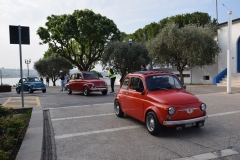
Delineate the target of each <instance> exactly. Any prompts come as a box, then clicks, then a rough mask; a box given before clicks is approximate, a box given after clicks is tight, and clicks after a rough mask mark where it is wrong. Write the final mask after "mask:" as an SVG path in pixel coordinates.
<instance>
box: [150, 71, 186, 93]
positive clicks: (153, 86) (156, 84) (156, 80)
mask: <svg viewBox="0 0 240 160" xmlns="http://www.w3.org/2000/svg"><path fill="white" fill-rule="evenodd" d="M146 83H147V88H148V90H150V91H154V90H159V89H164V90H165V89H171V88H177V89H181V88H182V84H181V82H180V81H179V79H178V78H177V77H176V76H172V75H154V76H148V77H147V78H146Z"/></svg>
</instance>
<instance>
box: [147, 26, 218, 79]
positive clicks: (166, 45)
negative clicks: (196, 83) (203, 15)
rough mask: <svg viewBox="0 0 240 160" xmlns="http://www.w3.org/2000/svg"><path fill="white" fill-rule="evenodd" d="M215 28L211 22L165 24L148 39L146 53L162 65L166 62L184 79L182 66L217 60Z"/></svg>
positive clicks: (212, 62)
mask: <svg viewBox="0 0 240 160" xmlns="http://www.w3.org/2000/svg"><path fill="white" fill-rule="evenodd" d="M214 38H215V32H214V28H213V27H212V26H211V25H205V26H204V27H202V26H196V25H192V24H189V25H185V26H184V27H182V28H179V26H178V25H177V24H171V23H169V24H166V26H165V28H163V29H162V31H161V32H160V33H159V34H158V35H157V37H156V38H154V39H152V40H151V41H150V42H149V43H147V48H148V50H149V55H150V56H151V57H152V58H154V59H155V60H156V62H157V63H158V64H160V65H162V66H168V65H169V64H170V65H171V66H173V67H174V68H176V69H177V70H178V71H179V74H180V79H181V81H182V83H184V80H183V75H182V73H183V70H185V69H186V66H188V68H192V67H195V66H199V67H203V66H204V65H212V64H214V63H215V61H216V56H217V55H218V53H219V47H218V45H217V42H216V41H215V40H214Z"/></svg>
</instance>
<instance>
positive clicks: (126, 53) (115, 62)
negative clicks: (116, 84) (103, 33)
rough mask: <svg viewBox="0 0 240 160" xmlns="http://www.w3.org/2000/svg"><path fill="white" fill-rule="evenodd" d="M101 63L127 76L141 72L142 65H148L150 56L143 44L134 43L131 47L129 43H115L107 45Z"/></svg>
mask: <svg viewBox="0 0 240 160" xmlns="http://www.w3.org/2000/svg"><path fill="white" fill-rule="evenodd" d="M101 63H102V65H103V66H106V65H109V66H110V67H112V68H113V69H115V70H116V72H118V73H120V74H121V75H122V76H125V75H126V74H127V73H130V72H134V71H139V70H140V69H141V68H140V66H141V64H148V63H149V56H148V51H147V48H146V46H145V44H143V43H140V42H134V43H132V45H131V46H130V45H129V43H128V42H120V41H115V42H111V43H109V44H108V45H107V47H106V49H105V50H104V54H103V56H102V59H101Z"/></svg>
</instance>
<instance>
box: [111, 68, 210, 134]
mask: <svg viewBox="0 0 240 160" xmlns="http://www.w3.org/2000/svg"><path fill="white" fill-rule="evenodd" d="M114 111H115V114H116V115H117V116H118V117H123V115H124V113H126V114H128V115H129V116H131V117H134V118H136V119H138V120H140V121H142V122H144V123H145V124H146V127H147V129H148V131H149V133H150V134H152V135H158V134H159V133H160V131H161V129H163V128H164V127H176V129H178V130H180V129H182V128H185V127H193V126H195V127H202V126H204V121H205V119H206V118H207V112H206V104H204V103H203V102H201V101H200V100H199V99H198V98H197V97H196V96H194V95H193V94H191V93H188V92H187V91H186V90H185V88H184V87H183V85H182V84H181V82H180V81H179V79H178V77H177V76H175V75H174V74H173V73H168V72H160V71H140V72H135V73H129V74H128V75H127V76H125V78H124V79H123V83H122V85H121V87H120V90H119V92H118V94H117V95H116V99H115V101H114ZM163 126H164V127H163Z"/></svg>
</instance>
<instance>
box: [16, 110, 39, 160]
mask: <svg viewBox="0 0 240 160" xmlns="http://www.w3.org/2000/svg"><path fill="white" fill-rule="evenodd" d="M42 139H43V110H42V107H33V110H32V115H31V119H30V122H29V125H28V129H27V132H26V134H25V137H24V139H23V142H22V145H21V148H20V149H19V151H18V154H17V157H16V160H23V159H24V160H33V159H39V160H40V159H41V155H42Z"/></svg>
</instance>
